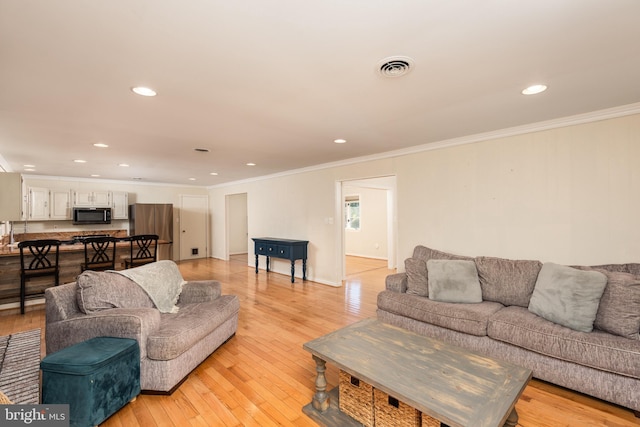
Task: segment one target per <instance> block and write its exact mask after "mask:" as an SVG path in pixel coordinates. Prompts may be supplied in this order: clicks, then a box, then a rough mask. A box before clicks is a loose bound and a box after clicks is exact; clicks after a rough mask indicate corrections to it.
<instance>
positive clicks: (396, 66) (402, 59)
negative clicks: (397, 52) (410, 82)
mask: <svg viewBox="0 0 640 427" xmlns="http://www.w3.org/2000/svg"><path fill="white" fill-rule="evenodd" d="M412 69H413V59H411V58H409V57H408V56H390V57H388V58H384V59H383V60H382V61H380V62H378V72H379V73H380V74H381V75H382V77H402V76H404V75H405V74H407V73H408V72H409V71H411V70H412Z"/></svg>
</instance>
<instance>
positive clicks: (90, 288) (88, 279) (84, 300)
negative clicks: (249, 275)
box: [76, 270, 154, 314]
mask: <svg viewBox="0 0 640 427" xmlns="http://www.w3.org/2000/svg"><path fill="white" fill-rule="evenodd" d="M76 284H77V286H78V287H77V288H76V300H77V302H78V308H79V309H80V311H82V312H83V313H85V314H91V313H95V312H97V311H101V310H107V309H109V308H138V307H149V308H153V307H154V304H153V301H152V300H151V298H149V295H147V293H146V292H145V291H144V289H142V288H141V287H140V286H138V285H136V284H135V283H134V282H133V281H131V280H130V279H128V278H126V277H124V276H122V275H120V274H117V273H115V272H106V271H104V272H103V271H91V270H87V271H85V272H83V273H82V274H80V275H79V276H78V278H77V279H76Z"/></svg>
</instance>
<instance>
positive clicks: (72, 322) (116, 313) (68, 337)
mask: <svg viewBox="0 0 640 427" xmlns="http://www.w3.org/2000/svg"><path fill="white" fill-rule="evenodd" d="M159 326H160V312H159V311H158V309H156V308H148V307H145V308H111V309H108V310H102V311H100V312H98V313H95V314H87V315H79V316H75V317H73V318H68V319H65V320H61V321H59V322H51V323H47V324H46V328H45V344H46V350H47V354H51V353H55V352H56V351H59V350H62V349H63V348H66V347H70V346H72V345H74V344H77V343H80V342H83V341H86V340H88V339H90V338H94V337H118V338H132V339H135V340H136V341H138V344H139V345H140V357H141V358H145V357H146V356H147V338H148V336H149V335H150V333H152V332H153V331H155V330H157V329H158V327H159Z"/></svg>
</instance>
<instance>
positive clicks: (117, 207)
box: [111, 191, 129, 219]
mask: <svg viewBox="0 0 640 427" xmlns="http://www.w3.org/2000/svg"><path fill="white" fill-rule="evenodd" d="M112 199H113V208H112V209H113V211H112V212H111V219H127V218H128V217H129V193H126V192H124V191H114V192H113V193H112Z"/></svg>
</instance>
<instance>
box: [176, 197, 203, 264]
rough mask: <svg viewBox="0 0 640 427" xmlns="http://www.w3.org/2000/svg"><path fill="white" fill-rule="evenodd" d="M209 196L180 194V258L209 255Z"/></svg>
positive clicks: (186, 258)
mask: <svg viewBox="0 0 640 427" xmlns="http://www.w3.org/2000/svg"><path fill="white" fill-rule="evenodd" d="M208 206H209V198H208V197H207V196H191V195H183V196H180V260H188V259H196V258H206V257H207V256H208V244H207V243H208V241H209V239H208V236H209V234H208V231H209V227H208V217H209V209H208Z"/></svg>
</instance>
